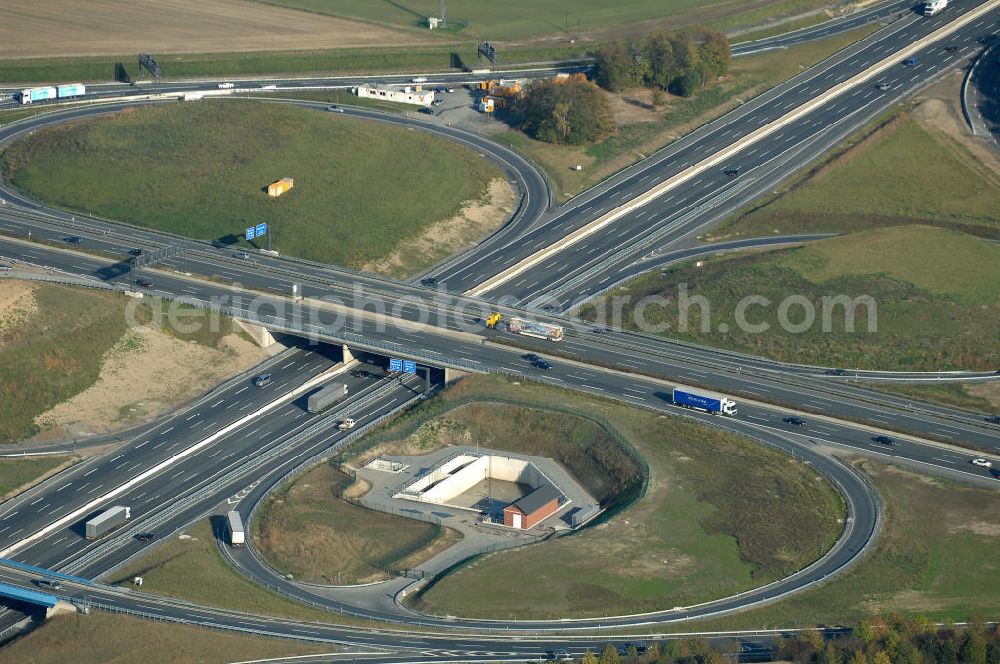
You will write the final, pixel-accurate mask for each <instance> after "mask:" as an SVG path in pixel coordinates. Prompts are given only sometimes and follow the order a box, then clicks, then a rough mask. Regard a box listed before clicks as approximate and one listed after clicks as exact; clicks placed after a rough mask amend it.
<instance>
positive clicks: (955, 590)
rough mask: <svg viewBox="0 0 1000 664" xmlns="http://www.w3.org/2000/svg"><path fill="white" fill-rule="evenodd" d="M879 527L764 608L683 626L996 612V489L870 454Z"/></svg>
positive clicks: (999, 589)
mask: <svg viewBox="0 0 1000 664" xmlns="http://www.w3.org/2000/svg"><path fill="white" fill-rule="evenodd" d="M863 468H864V469H865V470H866V472H868V474H869V475H870V476H871V477H872V478H873V481H874V484H875V487H876V488H877V489H878V491H879V494H880V495H881V496H882V498H883V500H884V502H885V507H886V523H885V527H884V531H883V534H882V536H881V538H880V539H879V541H878V543H877V544H876V546H875V548H874V549H873V551H872V552H871V553H870V554H869V555H868V557H866V558H865V559H864V560H862V561H861V562H860V563H859V564H858V565H857V567H855V568H854V569H852V570H850V571H848V572H847V573H845V574H844V575H842V576H838V577H835V578H833V579H831V580H830V581H829V582H828V583H827V584H825V585H824V586H823V587H821V588H818V589H816V590H811V591H807V592H804V593H802V594H800V595H796V596H794V597H791V598H789V599H787V600H785V601H782V602H779V603H777V604H774V605H772V606H769V607H763V608H760V609H754V610H751V611H747V612H744V613H740V614H738V615H735V616H731V617H727V618H721V619H717V620H713V621H710V622H709V621H705V622H696V623H690V624H687V625H685V626H684V627H683V628H682V629H683V630H684V631H690V630H715V629H726V630H728V629H767V628H774V627H813V626H817V625H850V624H855V623H857V622H858V621H859V620H861V619H863V618H866V617H869V616H874V615H882V616H886V615H888V614H891V613H893V612H895V611H899V612H902V613H904V614H922V615H925V616H928V617H929V618H931V619H932V620H947V619H951V620H956V621H962V620H967V619H969V618H970V617H972V616H973V615H975V614H977V613H978V614H980V615H981V616H983V617H984V618H985V619H986V620H997V619H1000V559H998V557H997V555H996V553H997V550H998V547H1000V516H998V515H1000V493H998V492H997V491H996V489H995V488H994V489H979V488H972V487H969V486H965V485H962V484H957V483H953V482H949V481H945V480H939V479H932V478H930V477H927V476H925V475H918V474H915V473H912V472H910V471H907V470H902V469H899V468H895V467H891V466H886V465H882V464H878V463H874V462H870V461H866V462H864V465H863Z"/></svg>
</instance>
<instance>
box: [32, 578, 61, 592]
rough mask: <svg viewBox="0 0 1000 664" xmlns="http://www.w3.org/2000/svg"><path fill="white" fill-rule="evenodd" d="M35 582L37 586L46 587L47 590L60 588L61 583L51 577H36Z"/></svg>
mask: <svg viewBox="0 0 1000 664" xmlns="http://www.w3.org/2000/svg"><path fill="white" fill-rule="evenodd" d="M35 584H36V585H37V586H38V587H39V588H48V589H49V590H62V584H61V583H59V582H58V581H53V580H51V579H38V580H37V581H35Z"/></svg>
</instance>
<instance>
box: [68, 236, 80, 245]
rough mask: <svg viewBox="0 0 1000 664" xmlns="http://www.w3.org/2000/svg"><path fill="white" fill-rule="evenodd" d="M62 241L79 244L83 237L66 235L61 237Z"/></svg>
mask: <svg viewBox="0 0 1000 664" xmlns="http://www.w3.org/2000/svg"><path fill="white" fill-rule="evenodd" d="M63 242H69V243H70V244H80V243H81V242H83V238H82V237H80V236H79V235H67V236H66V237H64V238H63Z"/></svg>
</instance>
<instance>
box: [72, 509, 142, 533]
mask: <svg viewBox="0 0 1000 664" xmlns="http://www.w3.org/2000/svg"><path fill="white" fill-rule="evenodd" d="M130 518H132V514H131V511H130V510H129V508H128V507H125V506H123V505H116V506H115V507H112V508H111V509H109V510H105V511H104V512H101V513H100V514H98V515H97V516H95V517H94V518H93V519H91V520H90V521H88V522H87V523H85V524H84V529H85V531H86V532H85V535H86V538H87V539H89V540H95V539H99V538H101V537H104V536H105V535H107V534H108V533H110V532H111V531H112V530H115V529H116V528H120V527H121V526H124V525H125V524H126V523H127V522H128V520H129V519H130Z"/></svg>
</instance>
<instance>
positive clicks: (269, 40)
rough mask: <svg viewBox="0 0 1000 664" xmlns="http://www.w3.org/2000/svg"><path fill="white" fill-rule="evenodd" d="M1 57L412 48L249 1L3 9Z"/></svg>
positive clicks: (42, 2) (114, 1)
mask: <svg viewBox="0 0 1000 664" xmlns="http://www.w3.org/2000/svg"><path fill="white" fill-rule="evenodd" d="M5 4H6V6H5V8H4V10H3V20H2V21H0V58H7V59H17V58H39V57H62V56H84V55H115V54H121V53H136V54H138V53H153V54H157V53H221V52H243V51H277V50H308V49H327V48H338V47H348V46H380V45H381V46H384V45H388V44H403V43H407V44H413V43H417V42H419V41H420V39H421V38H420V37H419V36H417V35H414V34H411V33H407V32H402V31H398V30H393V29H391V28H386V27H383V26H378V25H374V24H371V23H365V22H362V21H351V20H348V19H342V18H335V17H332V16H322V15H319V14H311V13H307V12H301V11H296V10H292V9H284V8H281V7H273V6H270V5H265V4H260V3H256V2H250V1H249V0H212V1H211V2H201V1H199V0H132V1H131V2H120V1H119V0H86V1H85V2H81V1H80V0H32V2H18V3H5Z"/></svg>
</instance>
